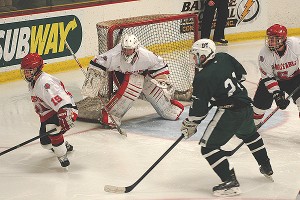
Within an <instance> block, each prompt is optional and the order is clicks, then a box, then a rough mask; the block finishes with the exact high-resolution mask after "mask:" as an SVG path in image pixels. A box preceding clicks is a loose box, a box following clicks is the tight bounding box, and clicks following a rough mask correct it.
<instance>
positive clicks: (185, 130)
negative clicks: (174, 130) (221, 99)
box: [180, 118, 199, 139]
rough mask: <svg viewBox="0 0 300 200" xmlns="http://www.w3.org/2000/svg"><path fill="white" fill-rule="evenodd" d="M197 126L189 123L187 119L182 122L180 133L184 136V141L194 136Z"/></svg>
mask: <svg viewBox="0 0 300 200" xmlns="http://www.w3.org/2000/svg"><path fill="white" fill-rule="evenodd" d="M198 125H199V124H197V123H195V122H192V121H189V120H188V119H187V118H186V119H185V120H183V122H182V126H181V129H180V130H181V133H182V134H183V135H184V138H185V139H188V138H190V137H191V136H192V135H194V134H195V133H196V132H197V126H198Z"/></svg>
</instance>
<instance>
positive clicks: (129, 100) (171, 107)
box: [79, 64, 184, 127]
mask: <svg viewBox="0 0 300 200" xmlns="http://www.w3.org/2000/svg"><path fill="white" fill-rule="evenodd" d="M87 73H88V74H87V76H86V80H85V82H84V85H83V88H82V94H83V95H85V96H88V97H96V96H97V95H98V91H99V90H100V89H101V88H102V87H103V85H102V82H101V77H104V76H105V75H106V72H105V71H104V70H103V69H102V68H99V67H95V66H94V65H93V64H91V65H90V66H89V68H88V72H87ZM113 73H114V77H115V78H116V80H117V82H118V83H119V82H122V84H121V85H118V84H117V85H118V91H117V93H116V94H115V95H114V96H113V97H112V98H111V99H110V100H109V102H108V103H107V104H106V105H105V106H106V109H107V111H108V112H109V113H110V114H111V115H112V116H113V117H114V119H115V121H116V122H117V124H118V125H120V124H121V119H122V117H123V116H124V115H125V113H126V112H127V111H128V110H129V109H130V108H131V107H132V105H133V103H134V101H135V100H137V99H138V98H139V97H140V96H141V95H142V99H143V100H147V101H148V102H150V103H151V105H152V106H153V108H154V109H155V110H156V112H157V113H158V114H159V115H160V116H161V117H162V118H164V119H168V120H177V119H178V118H179V116H180V115H181V113H182V112H183V110H184V106H183V105H182V104H181V103H180V102H178V101H176V100H174V99H172V96H173V94H174V90H173V87H172V86H171V85H170V84H168V83H167V81H166V82H165V81H162V80H161V79H157V80H156V79H155V80H153V78H151V77H150V75H149V74H146V75H141V74H132V73H125V74H123V73H118V72H113ZM157 77H159V76H157ZM160 78H161V76H160ZM121 80H122V81H121ZM104 84H105V83H104ZM100 112H101V114H100V115H99V120H100V122H101V123H102V124H105V125H108V126H110V127H114V126H115V125H114V124H113V122H112V121H111V119H110V117H109V116H108V113H107V112H106V111H105V110H104V109H101V111H100ZM79 115H80V112H79ZM79 117H80V116H79Z"/></svg>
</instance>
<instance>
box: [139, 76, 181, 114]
mask: <svg viewBox="0 0 300 200" xmlns="http://www.w3.org/2000/svg"><path fill="white" fill-rule="evenodd" d="M143 94H144V96H145V98H146V99H147V101H149V102H150V103H151V105H152V106H153V108H154V109H155V110H156V112H157V113H158V114H159V115H160V116H161V117H163V118H165V119H169V120H177V119H178V118H179V116H180V115H181V113H182V112H183V110H184V106H183V105H182V104H181V103H180V102H178V101H176V100H170V99H169V98H167V97H166V96H165V94H164V90H163V89H162V88H160V87H157V86H156V85H155V84H154V83H153V82H152V81H151V78H150V77H149V76H146V78H145V84H144V88H143Z"/></svg>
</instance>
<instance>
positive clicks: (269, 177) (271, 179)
mask: <svg viewBox="0 0 300 200" xmlns="http://www.w3.org/2000/svg"><path fill="white" fill-rule="evenodd" d="M264 176H265V177H266V178H267V179H269V180H270V181H272V182H274V179H273V177H272V176H269V175H266V174H264Z"/></svg>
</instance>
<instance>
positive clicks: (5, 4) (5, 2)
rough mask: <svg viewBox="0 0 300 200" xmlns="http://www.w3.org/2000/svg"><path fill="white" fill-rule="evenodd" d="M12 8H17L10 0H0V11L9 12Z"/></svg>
mask: <svg viewBox="0 0 300 200" xmlns="http://www.w3.org/2000/svg"><path fill="white" fill-rule="evenodd" d="M14 10H17V8H16V7H14V6H13V3H12V0H0V12H10V11H14Z"/></svg>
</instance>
